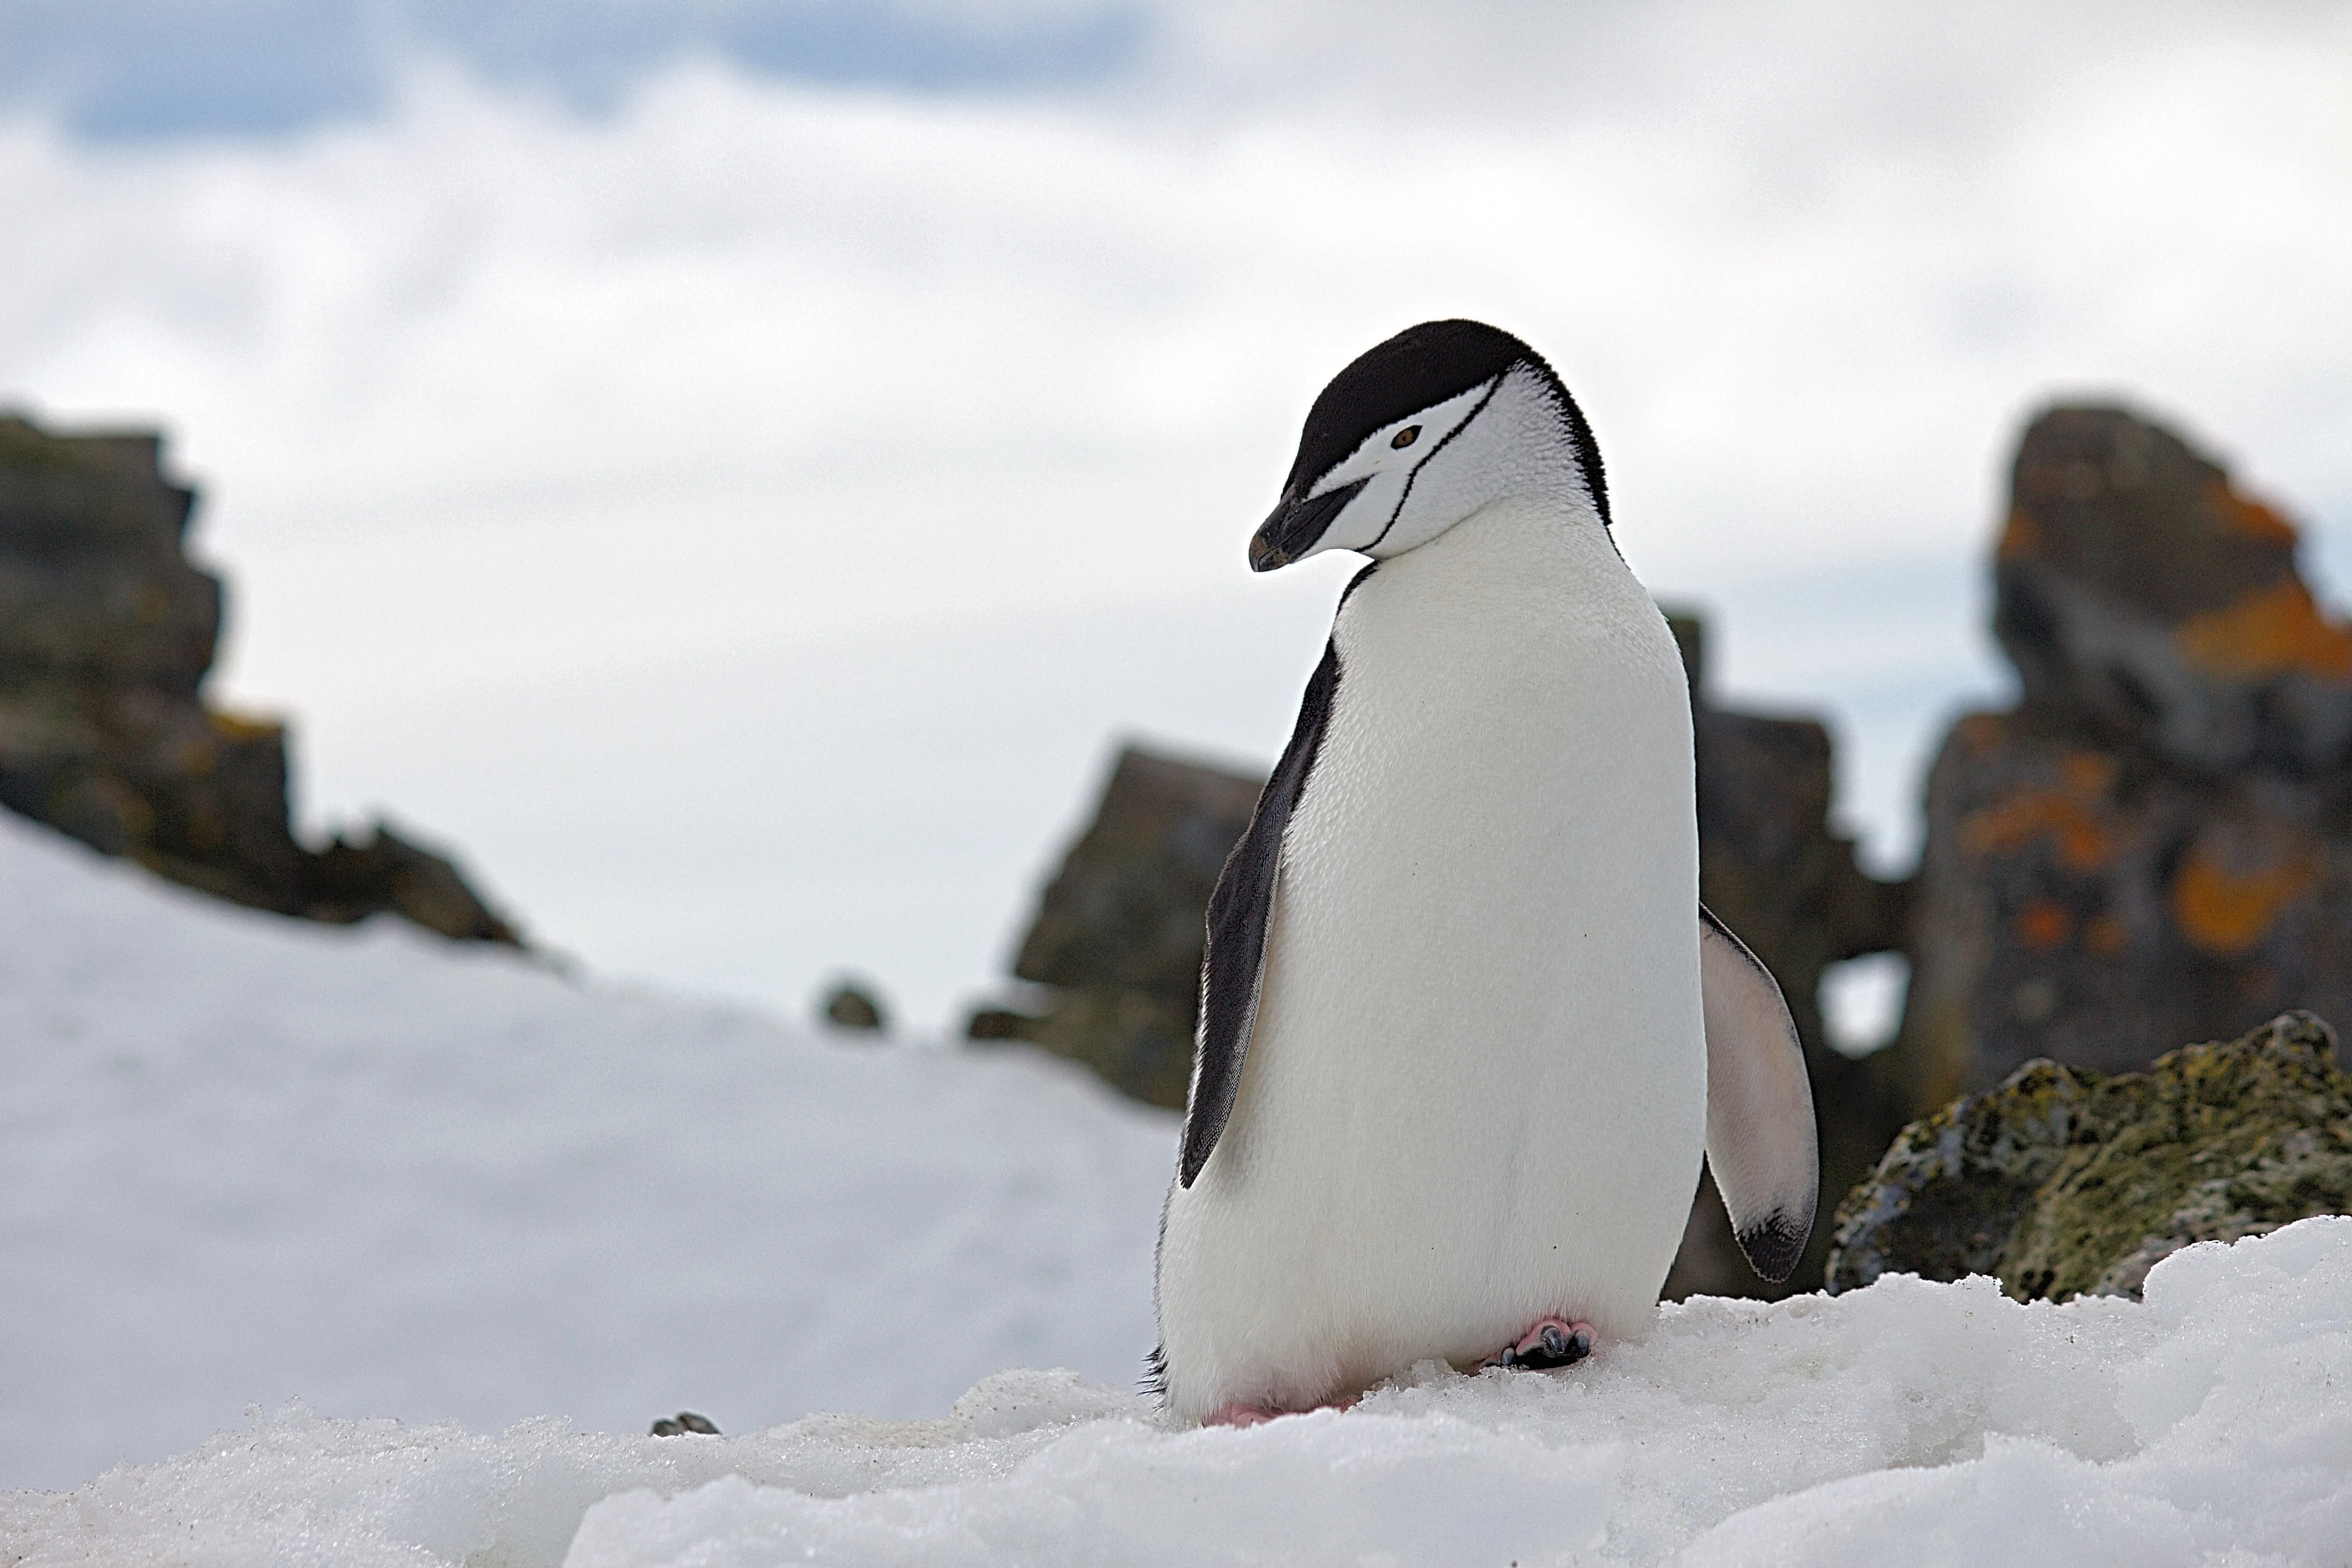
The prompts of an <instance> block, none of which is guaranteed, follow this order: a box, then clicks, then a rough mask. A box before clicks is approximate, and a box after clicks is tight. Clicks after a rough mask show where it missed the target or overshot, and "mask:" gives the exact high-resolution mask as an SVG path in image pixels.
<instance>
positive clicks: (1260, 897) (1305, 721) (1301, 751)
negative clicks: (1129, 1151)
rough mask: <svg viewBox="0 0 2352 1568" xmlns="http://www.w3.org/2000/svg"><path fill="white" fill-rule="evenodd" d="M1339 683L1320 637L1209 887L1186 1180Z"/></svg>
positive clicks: (1222, 1078) (1238, 1068) (1233, 1081)
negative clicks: (1299, 695)
mask: <svg viewBox="0 0 2352 1568" xmlns="http://www.w3.org/2000/svg"><path fill="white" fill-rule="evenodd" d="M1338 691H1339V648H1338V647H1336V646H1335V645H1331V644H1326V645H1325V646H1324V648H1323V662H1322V663H1320V664H1318V665H1317V666H1316V667H1315V673H1314V674H1313V675H1312V676H1310V677H1308V678H1307V695H1306V697H1305V699H1304V700H1301V701H1300V703H1299V705H1298V722H1297V725H1296V726H1295V727H1294V728H1293V729H1292V730H1291V731H1290V744H1289V745H1287V746H1286V747H1284V748H1283V751H1282V761H1280V762H1278V763H1276V764H1275V765H1274V776H1273V777H1272V778H1270V779H1268V780H1266V781H1265V792H1264V793H1263V794H1261V795H1259V796H1258V797H1257V809H1256V810H1255V812H1253V813H1251V815H1250V825H1249V829H1248V831H1246V832H1244V834H1243V835H1242V838H1241V842H1240V843H1238V844H1236V845H1234V852H1233V853H1232V854H1231V855H1230V856H1227V857H1226V858H1225V868H1224V870H1223V872H1222V873H1220V874H1219V876H1218V878H1217V890H1216V891H1215V892H1213V893H1212V894H1211V895H1209V945H1208V952H1207V953H1206V955H1205V956H1204V957H1203V958H1202V961H1201V1022H1200V1026H1199V1027H1198V1028H1197V1029H1196V1030H1195V1031H1194V1033H1193V1036H1192V1093H1191V1094H1190V1095H1188V1096H1187V1097H1186V1099H1185V1107H1184V1154H1183V1161H1182V1163H1181V1165H1180V1167H1179V1179H1180V1180H1181V1182H1182V1183H1183V1184H1184V1185H1186V1186H1188V1187H1189V1186H1191V1185H1192V1178H1193V1177H1195V1176H1197V1175H1199V1174H1200V1173H1201V1167H1202V1166H1203V1165H1205V1164H1207V1163H1209V1152H1210V1151H1211V1150H1213V1149H1214V1148H1215V1147H1216V1146H1217V1135H1218V1134H1219V1133H1221V1132H1223V1131H1224V1130H1225V1118H1226V1117H1228V1116H1230V1115H1232V1114H1233V1110H1234V1095H1235V1094H1236V1093H1238V1092H1239V1091H1240V1089H1241V1086H1242V1058H1243V1057H1244V1055H1245V1054H1247V1052H1248V1050H1249V1040H1250V1027H1251V1026H1252V1025H1254V1024H1255V1023H1256V1021H1257V993H1258V983H1259V981H1260V980H1261V979H1262V978H1263V977H1264V973H1265V937H1266V932H1267V931H1268V930H1269V929H1270V928H1271V927H1272V925H1273V921H1274V883H1275V874H1276V872H1277V871H1278V870H1279V869H1280V868H1281V860H1282V835H1283V830H1284V829H1286V827H1288V826H1290V813H1291V811H1292V809H1293V808H1294V807H1296V806H1297V804H1298V794H1299V791H1300V790H1301V789H1302V788H1304V787H1305V786H1306V784H1307V771H1308V770H1309V769H1311V768H1312V767H1314V765H1315V753H1316V752H1317V751H1318V750H1319V749H1320V748H1321V746H1322V744H1323V727H1324V725H1325V724H1326V723H1328V721H1329V720H1330V717H1331V699H1332V697H1333V695H1334V694H1335V693H1337V692H1338Z"/></svg>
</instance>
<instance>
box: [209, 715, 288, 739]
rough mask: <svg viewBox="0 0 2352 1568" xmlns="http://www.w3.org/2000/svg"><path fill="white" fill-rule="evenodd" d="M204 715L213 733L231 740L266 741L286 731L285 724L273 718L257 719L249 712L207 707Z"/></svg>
mask: <svg viewBox="0 0 2352 1568" xmlns="http://www.w3.org/2000/svg"><path fill="white" fill-rule="evenodd" d="M205 718H207V719H209V720H211V721H212V726H213V730H214V731H215V733H217V734H221V735H225V736H226V737H227V738H228V739H230V740H232V741H267V740H270V739H273V738H275V737H276V736H278V735H282V734H284V733H285V732H286V726H285V725H283V724H281V723H279V722H278V721H277V720H275V719H257V718H255V717H254V716H253V715H252V714H250V713H229V712H226V711H224V710H220V709H218V708H214V709H208V710H206V711H205Z"/></svg>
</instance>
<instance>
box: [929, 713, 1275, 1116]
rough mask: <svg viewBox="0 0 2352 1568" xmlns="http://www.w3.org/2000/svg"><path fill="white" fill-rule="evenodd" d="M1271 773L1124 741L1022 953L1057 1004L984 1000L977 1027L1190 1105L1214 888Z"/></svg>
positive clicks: (1019, 963)
mask: <svg viewBox="0 0 2352 1568" xmlns="http://www.w3.org/2000/svg"><path fill="white" fill-rule="evenodd" d="M1264 786H1265V779H1264V778H1263V776H1255V777H1253V776H1250V775H1247V774H1241V773H1228V772H1226V771H1224V770H1223V769H1219V768H1214V767H1210V766H1207V765H1204V764H1202V763H1190V762H1181V761H1179V760H1177V759H1175V758H1172V757H1165V756H1160V755H1156V754H1154V753H1152V752H1146V751H1143V750H1141V749H1139V748H1137V747H1132V746H1130V747H1129V748H1127V749H1126V750H1124V751H1122V752H1120V753H1119V755H1118V761H1117V763H1115V764H1114V765H1113V767H1112V770H1111V775H1110V779H1109V781H1108V783H1107V784H1105V785H1104V788H1103V794H1102V800H1101V803H1100V804H1099V805H1097V807H1096V809H1095V818H1094V821H1093V822H1092V823H1091V824H1090V825H1089V826H1087V830H1086V832H1085V833H1084V834H1082V835H1080V837H1079V838H1078V841H1077V842H1076V844H1074V845H1072V846H1071V847H1070V851H1069V853H1068V855H1067V856H1066V857H1065V858H1064V859H1063V861H1062V866H1061V868H1060V870H1059V871H1057V872H1056V873H1055V877H1054V879H1053V880H1052V881H1051V882H1049V883H1048V884H1046V887H1045V892H1044V894H1043V895H1042V896H1041V898H1040V899H1039V901H1038V909H1037V918H1036V920H1035V921H1034V923H1032V925H1031V926H1030V928H1029V932H1028V935H1027V936H1026V937H1025V938H1024V940H1023V942H1022V944H1021V952H1020V954H1019V956H1018V957H1017V958H1016V959H1015V960H1014V963H1013V974H1014V975H1015V976H1016V977H1018V978H1019V979H1022V980H1026V981H1031V982H1033V983H1035V984H1040V985H1045V986H1050V987H1053V991H1052V993H1051V1003H1050V1005H1049V1007H1048V1009H1047V1010H1046V1011H1045V1013H1044V1014H1042V1015H1037V1016H1031V1015H1026V1014H1021V1013H1015V1012H1011V1011H1008V1010H1005V1009H1003V1008H986V1009H982V1011H981V1012H979V1013H977V1014H975V1015H974V1016H973V1018H972V1021H971V1026H970V1027H969V1030H968V1033H969V1034H970V1036H971V1037H972V1038H974V1039H1022V1040H1027V1041H1029V1042H1031V1043H1032V1044H1034V1045H1038V1046H1042V1047H1045V1049H1047V1050H1049V1051H1052V1052H1054V1053H1055V1054H1056V1055H1058V1056H1066V1057H1068V1058H1072V1059H1073V1060H1076V1061H1082V1062H1084V1063H1086V1064H1087V1066H1089V1067H1091V1068H1094V1069H1095V1070H1096V1071H1097V1072H1098V1073H1100V1074H1101V1075H1102V1076H1103V1078H1104V1079H1107V1080H1108V1081H1109V1082H1110V1083H1111V1084H1112V1085H1113V1086H1114V1087H1116V1088H1118V1089H1120V1090H1122V1091H1123V1092H1125V1093H1127V1094H1129V1095H1132V1096H1134V1097H1135V1098H1136V1099H1138V1100H1144V1101H1146V1102H1148V1103H1150V1104H1153V1105H1165V1106H1171V1107H1174V1108H1178V1109H1181V1107H1182V1106H1183V1104H1184V1091H1185V1087H1186V1083H1187V1080H1188V1079H1190V1078H1191V1076H1192V1025H1193V1021H1194V1019H1195V1018H1196V1017H1197V1016H1198V1014H1199V1010H1200V991H1201V952H1202V947H1203V945H1204V940H1205V939H1204V931H1205V927H1204V925H1203V917H1204V914H1205V911H1206V910H1207V909H1208V906H1209V894H1210V892H1211V891H1212V890H1213V889H1214V888H1215V887H1216V884H1217V874H1218V873H1219V872H1220V871H1222V870H1223V868H1224V864H1225V857H1226V856H1227V855H1229V854H1231V853H1232V852H1233V847H1234V844H1235V843H1237V842H1238V841H1239V840H1240V838H1241V836H1242V832H1243V830H1244V829H1245V828H1246V827H1248V826H1249V818H1250V812H1251V811H1252V810H1253V809H1254V808H1255V806H1256V805H1257V796H1258V791H1259V790H1260V789H1262V788H1263V787H1264Z"/></svg>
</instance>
